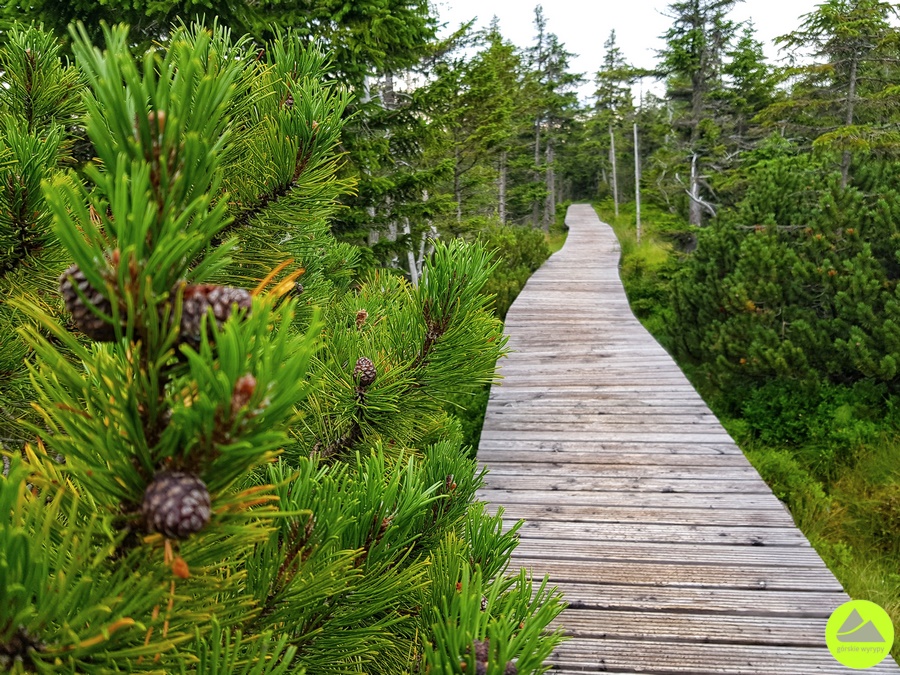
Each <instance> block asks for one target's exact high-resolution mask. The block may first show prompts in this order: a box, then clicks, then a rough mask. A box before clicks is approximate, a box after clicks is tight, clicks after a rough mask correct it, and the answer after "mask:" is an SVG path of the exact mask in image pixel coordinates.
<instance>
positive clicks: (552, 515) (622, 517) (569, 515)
mask: <svg viewBox="0 0 900 675" xmlns="http://www.w3.org/2000/svg"><path fill="white" fill-rule="evenodd" d="M688 503H691V502H688ZM494 508H497V507H496V506H495V507H494ZM505 513H506V514H507V516H508V517H509V518H510V519H512V518H516V519H525V520H554V521H561V522H567V523H647V524H652V525H667V524H672V525H674V524H678V525H682V524H686V525H707V524H709V523H711V522H714V523H717V524H719V525H726V526H729V527H731V526H735V527H742V526H748V525H753V526H756V527H793V526H794V521H793V520H792V519H791V516H790V514H788V513H787V512H785V511H782V510H778V509H751V508H734V509H721V508H720V509H701V508H690V507H687V508H672V507H669V508H658V507H657V508H651V507H648V506H647V505H646V504H643V503H641V504H640V506H632V507H628V506H620V505H618V504H616V505H611V506H606V507H605V508H602V509H600V508H598V507H597V506H596V505H590V506H588V505H580V504H568V503H565V502H558V501H557V502H553V503H550V504H522V503H517V504H507V505H506V506H505Z"/></svg>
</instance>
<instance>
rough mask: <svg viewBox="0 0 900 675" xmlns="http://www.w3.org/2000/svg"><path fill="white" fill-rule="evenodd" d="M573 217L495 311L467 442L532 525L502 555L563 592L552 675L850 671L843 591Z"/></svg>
mask: <svg viewBox="0 0 900 675" xmlns="http://www.w3.org/2000/svg"><path fill="white" fill-rule="evenodd" d="M567 222H568V223H569V226H570V233H569V238H568V241H567V244H566V246H565V247H564V248H563V249H562V251H560V252H558V253H556V254H555V255H554V256H553V257H551V258H550V260H549V261H547V263H546V264H545V265H544V266H543V267H542V268H541V269H540V270H538V272H537V273H535V274H534V275H533V276H532V278H531V279H530V280H529V281H528V283H527V285H526V286H525V289H524V290H523V291H522V293H521V294H520V296H519V298H518V299H517V300H516V302H515V303H514V304H513V306H512V307H511V308H510V311H509V313H508V315H507V318H506V325H505V329H506V334H507V335H508V336H509V346H510V348H511V349H513V350H515V351H514V353H512V354H511V355H510V356H509V357H507V358H505V359H503V360H501V362H500V363H498V366H499V374H500V375H501V376H502V378H503V379H502V384H501V385H500V386H495V387H493V388H492V390H491V393H490V398H489V402H488V409H487V414H486V416H485V425H484V429H483V432H482V437H481V443H480V447H479V451H478V457H479V460H480V461H481V462H482V463H483V464H485V465H486V467H487V468H488V469H489V470H490V472H489V474H488V475H487V477H486V482H485V485H484V487H483V488H482V489H481V490H479V493H478V494H479V497H480V498H482V499H485V500H486V501H488V502H490V504H491V506H490V510H491V511H494V512H496V511H497V510H498V509H500V508H502V509H503V511H504V513H503V522H504V525H505V527H511V526H513V524H514V523H515V522H517V521H518V520H519V519H523V518H524V519H525V521H526V522H525V523H524V525H523V526H522V527H521V529H520V530H519V534H520V544H519V546H518V548H517V549H516V551H515V552H514V554H513V564H514V565H516V566H521V567H525V568H527V569H529V570H530V571H531V573H532V574H533V575H534V576H536V577H539V578H540V577H543V576H545V575H547V576H549V578H550V580H551V582H552V583H554V584H556V585H558V586H559V588H560V589H561V590H562V591H563V592H564V593H565V595H566V599H567V600H568V602H569V603H570V606H569V608H568V609H567V610H566V611H565V612H563V614H562V615H561V616H560V617H559V619H558V625H559V626H561V627H562V629H563V630H564V632H565V633H566V634H567V635H569V636H571V638H572V639H571V640H570V641H569V642H566V643H565V644H563V645H562V646H561V647H560V648H559V649H558V650H557V651H556V653H555V654H554V655H553V656H552V658H551V659H550V662H551V663H552V664H553V665H554V666H555V671H554V672H557V673H560V674H565V673H575V672H580V673H583V672H604V673H638V672H640V673H657V674H659V675H674V674H676V673H697V674H700V675H702V674H706V673H720V674H721V673H725V674H734V675H762V674H771V675H806V674H807V673H814V672H819V673H843V672H847V671H846V669H845V668H843V667H842V666H840V665H839V664H838V663H837V662H836V661H835V660H834V659H833V658H832V656H831V654H830V653H829V652H828V650H827V648H826V647H825V642H824V626H825V621H826V619H827V617H828V616H829V614H830V613H831V611H832V610H833V609H834V608H835V607H837V606H838V605H839V604H841V603H842V602H843V601H845V600H846V599H847V596H846V595H845V594H844V593H843V591H842V590H841V587H840V585H839V584H838V582H837V581H836V580H835V578H834V576H833V575H832V574H831V572H829V571H828V569H827V568H826V567H825V565H824V564H823V563H822V560H821V558H820V557H819V555H818V554H817V553H816V552H815V550H813V549H812V548H811V547H810V546H809V543H808V542H807V540H806V539H805V537H803V535H802V534H801V533H800V532H799V531H798V530H797V529H796V528H795V527H794V524H793V520H792V518H791V516H790V514H789V513H787V511H786V510H785V508H784V506H783V505H782V504H781V502H779V501H778V499H776V498H775V496H774V495H773V494H772V492H771V490H769V488H768V487H767V486H766V485H765V483H763V482H762V480H761V479H760V478H759V476H758V475H757V473H756V472H755V471H754V469H753V468H752V467H751V466H750V464H749V462H747V460H746V458H745V457H744V456H743V454H742V453H741V451H740V449H739V448H738V447H737V446H736V445H735V444H734V442H733V441H732V439H731V437H730V436H729V435H728V434H727V433H726V432H725V430H724V429H723V428H722V426H721V425H720V424H719V423H718V421H717V420H716V419H715V417H714V416H713V414H712V413H711V412H710V410H709V408H708V407H707V406H706V404H705V403H704V402H703V400H702V399H701V398H700V396H699V395H698V394H697V392H696V391H694V389H693V387H692V386H691V385H690V383H689V382H688V380H687V378H686V377H685V376H684V375H683V374H682V373H681V371H680V370H679V369H678V368H677V366H676V365H675V364H674V362H673V361H672V360H671V358H670V357H669V355H668V354H667V353H666V352H665V350H663V349H662V347H660V346H659V345H658V344H657V343H656V341H655V340H654V339H653V338H652V337H651V336H650V335H649V334H648V333H647V332H646V331H645V330H644V329H643V327H642V326H641V325H640V323H639V322H638V321H637V320H636V319H635V318H634V316H633V315H632V314H631V311H630V309H629V307H628V301H627V298H626V297H625V293H624V290H623V288H622V285H621V282H620V281H619V277H618V252H619V247H618V244H617V242H616V241H615V237H614V236H613V234H612V232H611V231H610V229H609V228H608V227H607V226H605V225H602V224H601V223H600V222H599V220H598V219H597V217H596V215H595V214H594V213H593V211H592V210H591V209H590V207H587V206H574V207H572V208H571V209H570V211H569V216H568V218H567ZM870 672H873V673H893V674H894V675H897V674H898V673H900V669H897V667H896V665H895V664H894V663H893V662H892V661H890V662H885V663H884V664H882V665H881V666H879V667H877V668H874V669H872V670H871V671H870Z"/></svg>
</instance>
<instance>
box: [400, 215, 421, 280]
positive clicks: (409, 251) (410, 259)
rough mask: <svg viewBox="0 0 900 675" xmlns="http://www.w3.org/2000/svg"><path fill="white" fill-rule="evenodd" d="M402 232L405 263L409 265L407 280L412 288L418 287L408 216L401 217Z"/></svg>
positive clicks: (417, 270) (417, 271)
mask: <svg viewBox="0 0 900 675" xmlns="http://www.w3.org/2000/svg"><path fill="white" fill-rule="evenodd" d="M403 234H404V235H405V236H406V264H407V265H408V267H409V282H410V283H411V284H412V287H413V288H418V287H419V268H418V266H417V265H416V254H415V252H414V251H413V245H412V231H411V230H410V227H409V218H406V217H404V218H403Z"/></svg>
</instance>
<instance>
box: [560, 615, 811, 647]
mask: <svg viewBox="0 0 900 675" xmlns="http://www.w3.org/2000/svg"><path fill="white" fill-rule="evenodd" d="M826 622H827V620H826V619H824V618H810V617H803V618H795V617H781V616H766V617H755V616H723V615H721V614H704V613H693V614H680V613H675V612H641V613H634V612H622V611H615V610H588V609H569V610H567V611H566V612H565V614H564V615H563V616H562V617H560V618H559V619H558V621H557V623H556V624H555V625H559V626H562V628H563V630H564V631H565V633H566V634H567V635H572V636H578V637H586V638H595V639H607V638H614V639H615V638H618V639H628V638H631V639H639V640H665V641H674V642H700V643H704V644H750V645H777V646H795V647H803V646H811V645H818V646H820V647H824V646H825V624H826Z"/></svg>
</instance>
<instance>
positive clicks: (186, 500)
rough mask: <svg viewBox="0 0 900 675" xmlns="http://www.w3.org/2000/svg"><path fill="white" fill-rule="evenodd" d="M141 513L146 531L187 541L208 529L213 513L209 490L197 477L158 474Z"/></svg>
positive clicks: (151, 485) (145, 493) (192, 475)
mask: <svg viewBox="0 0 900 675" xmlns="http://www.w3.org/2000/svg"><path fill="white" fill-rule="evenodd" d="M141 513H142V514H143V516H144V522H145V523H146V525H147V529H149V530H150V531H151V532H159V533H160V534H163V535H165V536H167V537H169V538H171V539H186V538H187V537H189V536H190V535H192V534H195V533H197V532H199V531H200V530H202V529H203V528H204V527H206V524H207V523H208V522H209V518H210V515H211V513H212V505H211V503H210V498H209V490H207V489H206V484H205V483H204V482H203V481H202V480H200V478H199V477H197V476H195V475H194V474H190V473H185V472H183V471H171V472H163V473H158V474H156V476H155V477H154V478H153V480H152V481H150V484H149V485H147V488H146V490H144V501H143V503H142V504H141Z"/></svg>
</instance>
